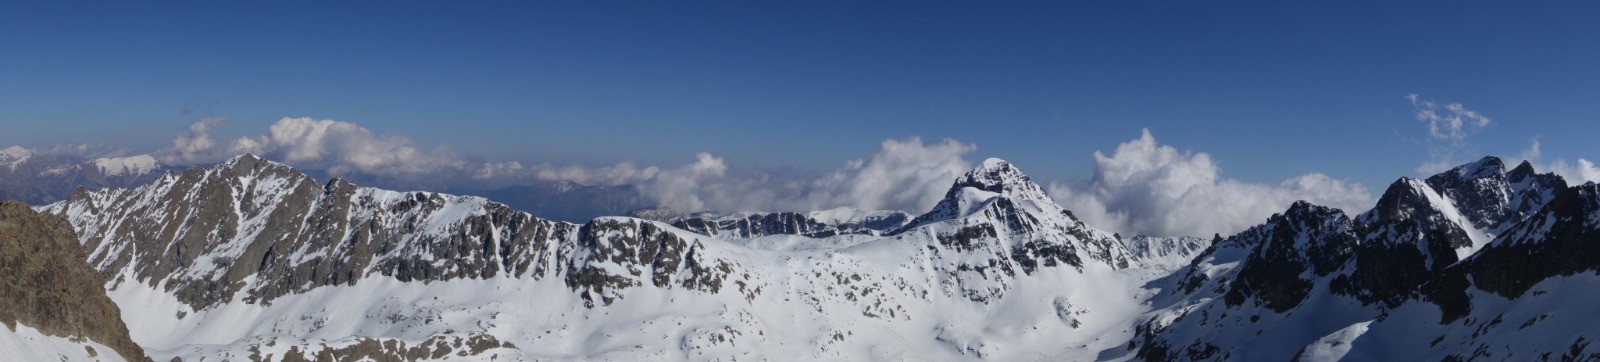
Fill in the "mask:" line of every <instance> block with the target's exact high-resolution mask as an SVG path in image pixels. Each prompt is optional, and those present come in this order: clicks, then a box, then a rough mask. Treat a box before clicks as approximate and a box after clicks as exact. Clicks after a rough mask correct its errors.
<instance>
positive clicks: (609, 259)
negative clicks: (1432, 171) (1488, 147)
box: [38, 155, 1600, 361]
mask: <svg viewBox="0 0 1600 362" xmlns="http://www.w3.org/2000/svg"><path fill="white" fill-rule="evenodd" d="M1594 188H1595V186H1594V185H1593V184H1587V185H1583V186H1578V187H1573V188H1568V187H1566V184H1565V182H1564V181H1562V180H1560V178H1559V177H1557V176H1554V175H1553V174H1535V173H1533V170H1532V169H1531V167H1527V165H1526V164H1524V165H1522V166H1519V167H1517V168H1515V169H1513V170H1509V171H1508V170H1506V168H1505V167H1504V165H1503V164H1501V163H1500V160H1499V159H1495V158H1485V159H1484V160H1481V161H1478V162H1474V163H1471V164H1467V165H1463V166H1461V167H1459V168H1457V169H1455V170H1451V171H1449V172H1446V173H1442V174H1440V175H1439V176H1435V177H1434V178H1429V179H1428V180H1426V181H1423V180H1414V179H1402V180H1400V181H1397V182H1396V183H1395V185H1392V186H1391V187H1390V190H1389V191H1388V192H1386V193H1385V195H1384V197H1383V198H1382V199H1380V201H1379V203H1378V206H1377V207H1376V208H1374V209H1373V210H1372V211H1368V212H1366V213H1363V214H1360V215H1346V214H1345V213H1344V212H1343V211H1341V210H1338V209H1332V208H1327V207H1322V206H1316V205H1312V204H1309V203H1304V202H1301V203H1296V204H1295V205H1293V206H1291V207H1290V208H1289V209H1288V210H1285V211H1284V212H1283V213H1281V214H1279V215H1275V216H1273V217H1272V218H1270V219H1268V220H1263V222H1264V223H1263V224H1261V225H1259V226H1257V227H1254V228H1251V229H1249V230H1246V231H1244V232H1240V233H1238V234H1237V235H1231V236H1230V235H1218V236H1216V237H1215V238H1198V237H1148V236H1133V237H1124V236H1121V235H1116V234H1112V233H1109V232H1105V231H1101V230H1097V229H1095V228H1094V227H1093V226H1092V225H1087V224H1085V223H1084V222H1082V221H1080V220H1079V219H1077V218H1075V217H1073V216H1072V213H1071V212H1070V210H1066V209H1064V208H1062V207H1061V206H1059V205H1058V204H1056V203H1055V202H1054V201H1053V200H1052V199H1051V198H1050V196H1048V195H1047V194H1046V193H1045V192H1044V191H1043V190H1042V189H1041V188H1040V187H1039V185H1037V184H1035V183H1033V182H1032V181H1031V180H1029V179H1028V177H1027V176H1025V175H1024V174H1023V173H1022V172H1021V171H1020V170H1019V169H1017V168H1016V167H1015V166H1013V165H1011V164H1010V163H1008V162H1005V161H1001V160H998V159H990V160H987V161H985V162H983V163H982V164H980V165H979V166H977V167H976V168H975V169H973V170H972V171H971V172H968V173H967V174H966V175H965V176H963V177H961V178H960V179H957V180H955V182H954V183H953V184H952V185H951V187H950V189H949V191H948V192H947V193H946V195H945V197H944V198H943V200H941V201H940V202H939V203H938V204H937V205H936V206H934V207H933V209H932V210H929V211H927V212H925V213H923V214H920V215H906V214H903V213H894V212H878V211H863V210H853V209H838V210H826V211H819V212H811V213H743V214H735V215H726V216H689V217H678V218H675V219H671V220H661V221H656V220H646V219H639V218H629V217H602V218H597V219H594V220H591V221H588V222H585V223H582V224H575V223H566V222H556V221H549V220H544V219H541V218H538V217H537V216H535V215H530V214H527V213H524V212H520V211H516V210H512V209H510V208H509V207H506V206H504V205H501V204H498V203H495V202H492V201H491V200H487V199H482V198H477V197H466V196H451V195H445V194H437V193H428V192H395V191H386V190H378V189H371V188H364V187H358V186H355V185H352V184H350V183H348V182H345V181H342V180H332V181H328V182H319V181H317V180H315V179H313V178H311V177H309V176H306V175H305V174H303V173H301V172H299V171H297V170H295V169H293V168H290V167H288V166H286V165H282V164H278V163H275V162H271V161H267V160H263V159H259V158H256V157H254V156H250V155H244V156H240V157H236V158H234V159H232V160H229V161H227V162H224V163H221V164H218V165H216V166H213V167H210V168H192V169H190V170H188V171H185V172H182V173H168V174H166V175H165V176H162V177H161V178H158V179H156V180H155V181H153V182H151V183H150V184H147V185H145V186H141V187H139V188H135V189H101V190H82V191H79V192H77V193H74V194H73V195H72V196H71V197H70V198H68V199H67V200H64V201H62V202H58V203H54V204H50V205H43V206H39V207H38V210H40V211H42V212H45V213H48V214H54V215H60V216H62V217H65V218H66V219H67V220H68V221H70V222H71V225H72V226H73V228H74V229H76V231H77V233H78V237H79V241H80V242H81V244H82V245H83V246H84V247H85V248H86V251H87V252H88V262H89V265H90V266H92V267H93V268H94V269H95V270H97V271H98V272H99V274H100V277H101V278H102V279H103V280H104V283H105V284H104V287H105V289H106V290H107V293H108V295H109V296H110V298H111V300H112V301H114V302H115V303H116V305H117V306H118V307H120V308H121V311H122V316H123V318H122V319H123V321H124V322H125V323H126V325H127V327H128V329H129V334H130V335H131V337H132V339H133V341H134V342H136V343H138V344H139V345H140V346H142V347H143V348H145V350H146V352H147V354H149V356H150V357H153V358H154V359H155V360H159V361H166V360H171V359H173V358H175V357H176V358H181V359H182V360H185V361H202V360H203V361H211V360H286V359H287V360H300V359H310V360H360V359H362V358H371V359H376V360H419V359H469V360H569V359H585V360H587V359H608V360H641V359H645V360H657V359H674V360H752V359H757V360H841V359H845V360H980V359H981V360H1212V359H1216V360H1268V361H1274V360H1288V359H1302V360H1337V359H1340V358H1344V357H1349V358H1359V359H1415V358H1426V359H1440V358H1443V359H1451V358H1461V359H1471V358H1472V357H1487V358H1490V359H1524V358H1529V359H1537V358H1541V357H1545V358H1551V359H1558V358H1560V357H1563V356H1567V357H1571V358H1574V359H1590V358H1596V357H1600V355H1596V354H1595V353H1596V352H1588V350H1587V343H1586V342H1585V341H1588V340H1590V339H1592V338H1595V337H1600V328H1596V327H1592V326H1590V325H1588V324H1585V323H1581V322H1573V321H1571V320H1570V319H1562V318H1560V316H1562V315H1569V316H1570V315H1582V314H1581V313H1582V312H1583V311H1585V310H1587V309H1590V308H1589V307H1586V306H1588V305H1596V303H1594V302H1597V301H1600V298H1596V295H1600V294H1596V293H1592V292H1585V291H1584V290H1591V289H1593V288H1594V284H1595V283H1600V279H1597V277H1595V275H1594V273H1593V271H1595V270H1600V252H1595V251H1592V250H1600V247H1597V246H1595V245H1600V244H1597V243H1600V240H1597V238H1600V207H1597V206H1596V204H1597V200H1596V198H1595V196H1594V195H1596V192H1595V190H1594ZM690 230H693V231H690ZM1526 255H1536V256H1539V255H1548V256H1547V257H1548V258H1553V259H1555V260H1559V262H1556V263H1553V264H1552V266H1550V267H1549V268H1532V269H1530V270H1524V269H1519V268H1515V267H1508V265H1514V263H1515V262H1524V263H1525V262H1528V261H1529V260H1524V259H1526ZM1518 257H1522V258H1523V259H1516V258H1518ZM1508 263H1511V264H1508ZM1485 273H1489V274H1485ZM1484 275H1492V276H1494V278H1492V279H1486V277H1485V276H1484ZM1546 319H1549V320H1550V321H1549V322H1544V320H1546ZM1513 324H1515V325H1518V326H1522V328H1516V327H1515V326H1512V325H1513ZM1474 329H1476V330H1477V331H1478V333H1466V332H1463V331H1469V330H1474ZM1524 330H1526V331H1524ZM1484 336H1493V339H1492V340H1488V339H1485V338H1486V337H1484ZM1547 352H1549V353H1554V354H1546V353H1547ZM1597 352H1600V351H1597Z"/></svg>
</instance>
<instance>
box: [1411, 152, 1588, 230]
mask: <svg viewBox="0 0 1600 362" xmlns="http://www.w3.org/2000/svg"><path fill="white" fill-rule="evenodd" d="M1427 183H1428V186H1431V187H1433V189H1435V190H1438V192H1439V194H1441V195H1444V196H1445V197H1447V198H1449V199H1450V200H1452V201H1454V202H1455V205H1456V207H1457V208H1458V209H1460V210H1461V213H1462V214H1463V215H1464V216H1466V217H1467V219H1468V220H1470V221H1471V222H1472V227H1474V228H1477V229H1482V230H1485V231H1487V232H1488V233H1490V234H1499V233H1500V232H1501V231H1503V230H1505V229H1506V228H1508V227H1510V226H1511V224H1514V223H1516V222H1518V221H1521V220H1522V219H1523V218H1525V217H1527V215H1528V214H1531V213H1533V212H1534V211H1538V210H1539V207H1540V206H1543V205H1544V203H1546V202H1549V201H1550V198H1551V197H1552V196H1553V192H1554V191H1556V190H1561V189H1565V188H1567V182H1566V181H1565V180H1563V179H1562V178H1561V177H1560V176H1556V175H1555V174H1553V173H1545V174H1538V173H1535V172H1534V171H1533V165H1531V164H1529V163H1528V162H1527V161H1523V162H1522V164H1520V165H1518V166H1517V168H1516V169H1514V170H1512V171H1511V173H1507V172H1506V166H1505V163H1504V162H1501V161H1500V158H1498V157H1494V156H1488V157H1484V158H1483V159H1480V160H1478V161H1477V162H1473V163H1468V164H1465V165H1461V166H1458V167H1456V168H1453V169H1451V170H1449V171H1445V172H1444V173H1440V174H1438V175H1433V176H1432V177H1428V180H1427Z"/></svg>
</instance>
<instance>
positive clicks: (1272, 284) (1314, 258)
mask: <svg viewBox="0 0 1600 362" xmlns="http://www.w3.org/2000/svg"><path fill="white" fill-rule="evenodd" d="M1234 238H1238V239H1240V240H1239V242H1240V243H1242V244H1249V245H1259V246H1258V247H1257V248H1256V250H1255V251H1254V252H1252V253H1251V254H1250V256H1248V257H1246V259H1245V260H1244V261H1243V262H1241V266H1240V267H1239V272H1238V277H1237V278H1235V279H1233V282H1232V284H1231V285H1230V286H1229V288H1228V293H1227V294H1224V296H1225V298H1226V299H1225V300H1226V301H1227V303H1228V305H1229V306H1237V305H1241V304H1244V303H1245V301H1246V300H1247V299H1255V300H1256V301H1258V302H1260V303H1261V304H1262V305H1265V306H1266V307H1267V308H1269V309H1272V310H1273V311H1275V312H1278V313H1283V312H1285V311H1288V310H1289V309H1292V308H1294V307H1296V306H1299V305H1300V302H1301V301H1303V300H1305V298H1306V296H1307V293H1309V292H1310V291H1311V287H1312V285H1311V284H1312V281H1313V280H1314V278H1316V277H1323V276H1327V275H1328V274H1330V273H1333V272H1334V271H1335V270H1337V269H1338V268H1339V267H1340V266H1342V265H1344V262H1345V261H1347V260H1349V258H1350V255H1351V254H1352V252H1353V249H1354V248H1355V246H1356V236H1355V229H1354V226H1353V224H1352V223H1351V221H1350V218H1349V217H1347V216H1345V215H1344V212H1343V211H1339V210H1338V209H1332V208H1328V207H1323V206H1316V205H1312V204H1310V203H1306V202H1303V201H1302V202H1296V203H1295V204H1294V205H1293V206H1290V207H1289V210H1288V211H1285V212H1284V213H1283V214H1279V215H1274V216H1273V217H1272V218H1270V219H1267V223H1266V224H1265V225H1262V226H1257V227H1254V228H1250V229H1249V230H1245V231H1244V232H1242V233H1239V235H1236V236H1234Z"/></svg>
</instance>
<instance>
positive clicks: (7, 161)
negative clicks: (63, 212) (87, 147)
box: [0, 146, 171, 205]
mask: <svg viewBox="0 0 1600 362" xmlns="http://www.w3.org/2000/svg"><path fill="white" fill-rule="evenodd" d="M167 170H171V168H170V167H167V166H165V165H162V164H161V163H160V162H159V161H157V160H156V159H155V157H151V156H150V155H135V156H125V157H102V158H89V159H86V158H79V157H73V156H68V155H61V154H53V153H47V152H37V151H34V150H30V149H27V148H22V147H17V146H12V147H8V148H5V149H0V200H21V201H23V202H27V203H30V204H36V205H38V204H44V203H50V202H56V201H60V200H63V199H65V198H66V197H67V195H70V194H72V191H73V190H74V189H75V188H77V187H79V186H83V187H88V188H104V187H134V186H138V185H142V184H144V183H145V182H149V181H150V180H153V179H155V178H156V177H158V176H160V175H161V174H162V173H163V172H165V171H167Z"/></svg>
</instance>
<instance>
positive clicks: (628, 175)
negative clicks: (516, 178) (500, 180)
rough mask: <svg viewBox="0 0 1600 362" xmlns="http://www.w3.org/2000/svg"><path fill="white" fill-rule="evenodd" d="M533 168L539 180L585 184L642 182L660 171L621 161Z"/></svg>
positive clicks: (543, 165)
mask: <svg viewBox="0 0 1600 362" xmlns="http://www.w3.org/2000/svg"><path fill="white" fill-rule="evenodd" d="M519 166H520V165H519ZM535 170H536V171H534V172H533V176H534V177H535V178H537V179H540V180H549V181H575V182H578V183H582V184H587V185H606V186H611V185H623V184H635V183H640V182H644V181H646V180H649V179H651V178H653V177H655V176H656V174H657V173H660V172H661V168H660V167H656V166H646V167H639V166H635V165H634V164H633V162H622V163H618V164H616V165H612V166H606V167H600V168H585V167H583V166H576V165H569V166H559V167H558V166H552V165H550V164H548V163H546V164H540V165H538V166H537V167H535Z"/></svg>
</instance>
